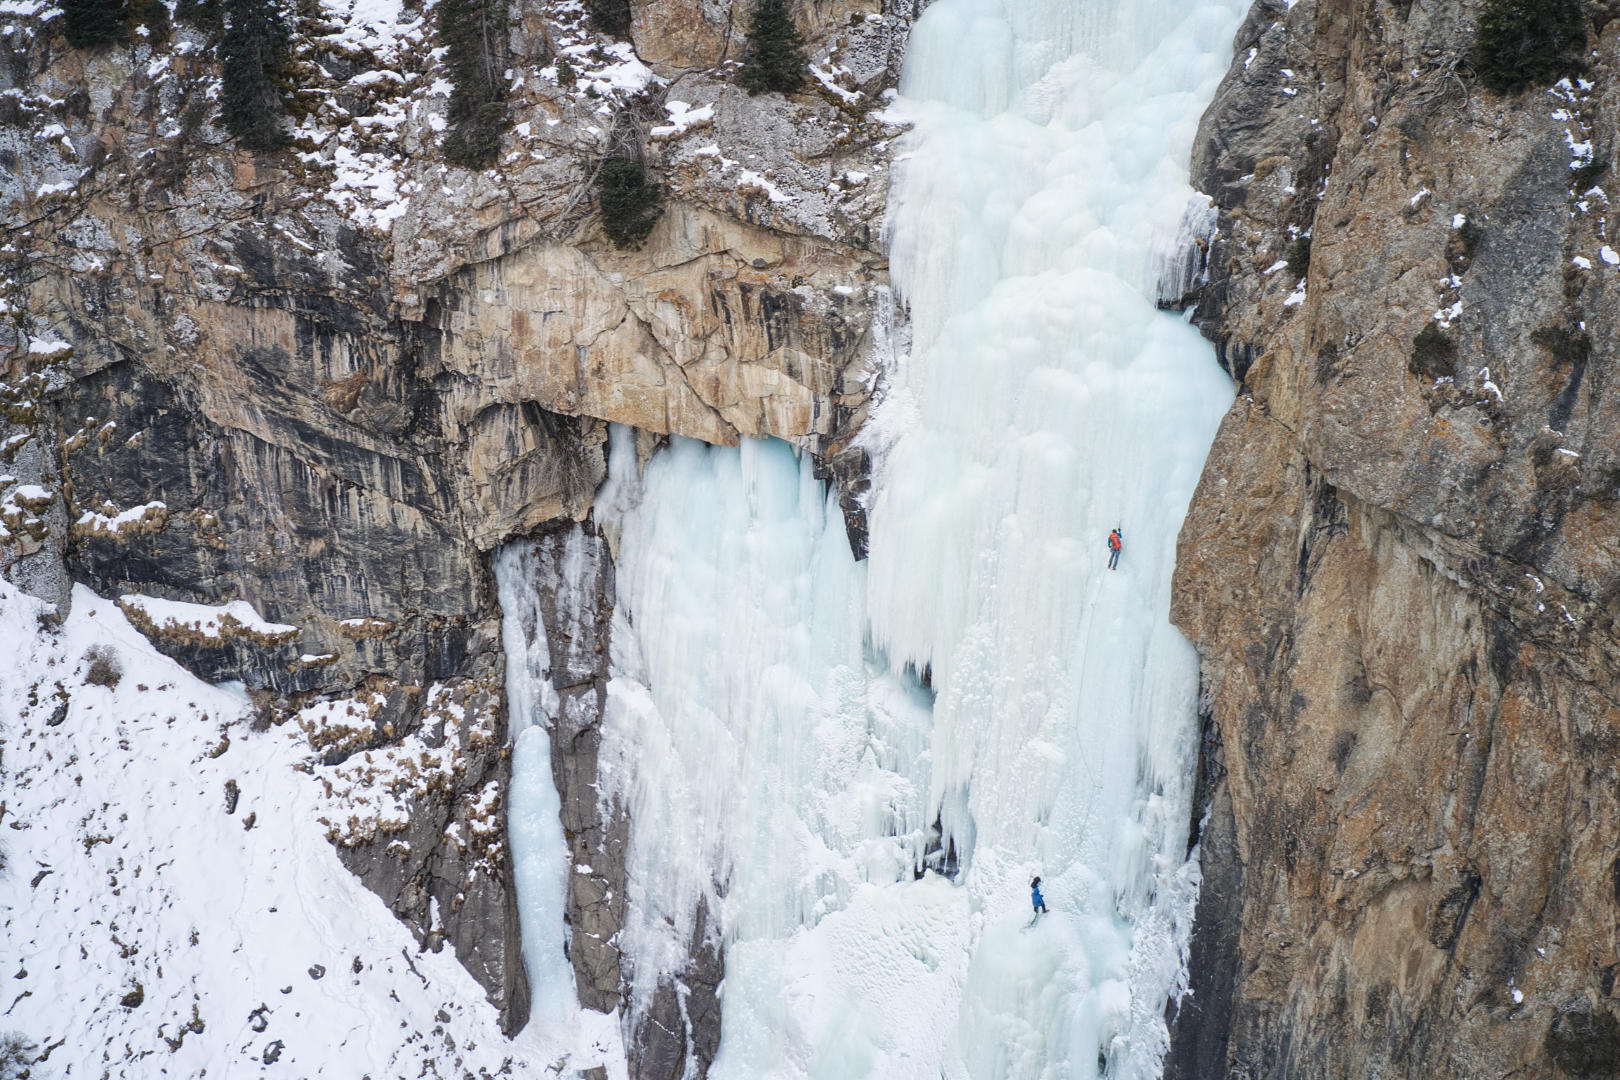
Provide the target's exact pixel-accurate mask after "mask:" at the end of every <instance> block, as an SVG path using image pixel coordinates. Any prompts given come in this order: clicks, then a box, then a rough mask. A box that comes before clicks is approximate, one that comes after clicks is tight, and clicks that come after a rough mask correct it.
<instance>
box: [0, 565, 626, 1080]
mask: <svg viewBox="0 0 1620 1080" xmlns="http://www.w3.org/2000/svg"><path fill="white" fill-rule="evenodd" d="M44 610H45V609H44V605H42V604H41V603H39V602H38V601H36V600H34V599H32V598H31V597H28V596H25V595H23V594H22V593H20V592H18V591H17V590H16V589H15V588H14V587H13V586H11V585H10V584H8V583H6V582H3V581H0V635H3V637H4V640H6V641H7V642H8V643H10V647H11V648H12V650H13V653H12V655H13V660H12V662H11V663H8V664H7V665H6V667H5V669H4V671H3V673H0V798H3V800H4V813H3V817H0V820H3V823H4V828H3V829H0V844H3V845H4V849H5V856H6V858H5V866H4V868H3V869H0V970H3V971H4V972H5V973H6V974H7V975H8V976H13V977H14V978H10V979H8V980H7V984H6V985H7V986H8V987H9V988H10V990H9V992H8V993H7V995H6V998H5V1001H4V1003H3V1006H0V1011H3V1012H4V1018H3V1019H0V1030H3V1031H13V1030H15V1031H18V1032H21V1033H22V1034H24V1035H25V1036H27V1037H28V1038H30V1039H32V1040H33V1041H34V1042H35V1043H36V1044H37V1045H38V1046H39V1047H40V1049H41V1050H47V1049H48V1050H49V1056H48V1057H47V1058H46V1060H45V1061H44V1062H43V1063H42V1064H40V1065H38V1066H36V1067H35V1069H34V1075H35V1076H37V1077H64V1078H69V1077H87V1078H88V1077H103V1076H110V1077H129V1078H141V1080H145V1078H149V1077H158V1076H177V1077H178V1076H184V1077H193V1076H201V1075H204V1074H205V1073H206V1074H207V1075H209V1076H260V1075H265V1076H282V1077H291V1078H300V1080H301V1078H309V1077H338V1078H343V1080H356V1078H359V1077H365V1076H369V1077H373V1078H375V1080H383V1078H392V1077H403V1076H411V1077H434V1076H437V1077H463V1076H477V1075H525V1076H568V1075H573V1074H574V1072H575V1071H576V1070H578V1069H583V1068H587V1067H589V1066H592V1065H596V1064H607V1065H608V1067H609V1069H610V1073H611V1075H613V1076H616V1077H622V1076H623V1075H624V1070H623V1064H622V1050H621V1049H620V1048H619V1046H618V1033H617V1031H616V1029H615V1026H614V1024H613V1021H612V1018H610V1017H601V1016H583V1017H579V1018H577V1019H571V1020H570V1021H569V1023H568V1024H564V1025H557V1024H547V1023H537V1024H534V1025H531V1027H530V1029H529V1030H527V1031H525V1032H524V1033H523V1034H522V1035H521V1036H520V1037H519V1038H518V1039H517V1040H515V1041H513V1042H508V1041H507V1040H506V1039H505V1038H503V1037H502V1035H501V1033H500V1030H499V1024H498V1017H497V1015H496V1012H495V1010H494V1008H493V1007H492V1006H490V1005H489V1004H488V1003H487V1002H486V1001H485V999H484V994H483V990H482V988H481V987H479V986H478V985H477V984H476V983H475V982H474V981H473V979H472V977H471V976H470V975H469V974H468V973H467V972H466V970H465V969H463V968H462V967H461V965H460V964H459V963H457V962H456V959H455V956H454V953H453V952H452V951H451V950H448V949H446V950H445V951H443V952H441V953H432V952H419V951H418V947H417V944H416V942H415V940H414V939H413V938H412V936H411V934H410V932H409V931H408V930H407V929H406V928H405V927H404V925H403V924H401V923H400V922H399V921H398V920H396V919H395V918H394V916H393V915H392V914H391V913H390V912H389V911H388V910H387V908H386V906H385V905H384V904H383V902H382V900H380V899H379V898H378V897H377V896H375V895H374V894H372V893H371V892H369V891H368V890H366V889H365V888H364V887H363V886H362V885H361V884H360V882H359V880H358V879H357V878H355V877H354V876H353V875H352V874H350V873H349V872H348V871H347V870H346V869H345V868H344V867H343V866H342V864H341V863H340V862H339V861H338V857H337V853H336V851H335V849H334V848H333V847H332V845H331V844H330V843H329V842H328V840H327V839H326V831H327V829H326V826H324V825H323V824H321V822H320V821H319V820H318V817H319V815H320V813H321V811H322V809H323V807H325V805H326V804H325V801H324V799H323V796H322V794H321V787H320V785H319V784H318V783H317V782H316V781H315V780H314V779H312V778H311V776H310V775H307V772H308V771H309V770H310V769H311V765H310V762H311V759H312V756H313V755H312V752H311V748H310V745H309V743H308V742H306V741H305V734H304V731H303V729H302V728H301V726H300V725H299V724H292V723H288V724H282V725H280V726H278V727H273V728H271V729H270V730H268V731H263V732H253V731H251V730H250V728H249V721H250V719H251V712H252V710H251V706H250V704H249V702H248V700H247V698H246V696H245V695H244V694H243V693H242V692H241V691H240V689H239V688H233V687H229V686H225V687H215V686H209V685H207V684H205V683H202V682H200V681H199V680H197V679H195V678H194V677H192V676H191V675H189V674H187V673H186V672H185V671H184V670H183V669H182V668H180V667H179V665H177V664H175V663H174V662H172V661H170V660H169V659H167V658H165V657H163V656H161V655H159V654H157V653H156V652H155V651H154V650H153V649H152V647H151V646H150V645H149V644H148V643H147V642H146V640H145V639H144V638H143V637H142V636H141V635H140V633H139V632H138V631H136V630H135V629H134V627H132V626H131V625H130V624H129V623H128V621H127V620H126V619H125V618H124V616H123V614H122V613H121V612H120V611H119V609H118V608H117V606H116V605H115V604H113V603H112V602H110V601H107V600H103V599H100V598H98V597H96V596H95V595H94V594H93V593H91V592H90V591H89V590H87V589H85V588H84V587H82V586H81V587H79V588H78V589H76V590H75V593H74V601H73V611H72V614H71V615H70V616H69V617H68V618H67V619H66V620H65V622H64V623H63V625H62V626H61V628H60V629H59V630H57V631H54V632H53V631H49V630H45V629H42V627H41V625H40V622H39V617H40V615H41V614H42V613H43V612H44ZM96 657H100V658H102V659H103V661H104V663H105V664H106V665H110V666H111V667H113V668H116V669H118V670H119V672H120V675H119V676H118V678H117V679H116V685H115V686H112V687H108V686H103V685H95V684H91V683H88V682H87V681H86V680H87V677H88V676H90V675H91V673H92V671H91V669H92V661H93V660H94V659H95V658H96ZM104 675H105V667H104V668H103V670H102V672H101V673H100V674H98V678H101V679H102V681H109V680H107V679H106V678H104ZM315 771H316V772H319V770H318V769H317V770H315ZM228 783H231V784H234V785H235V790H236V792H237V797H236V805H235V810H234V813H227V809H226V800H227V784H228Z"/></svg>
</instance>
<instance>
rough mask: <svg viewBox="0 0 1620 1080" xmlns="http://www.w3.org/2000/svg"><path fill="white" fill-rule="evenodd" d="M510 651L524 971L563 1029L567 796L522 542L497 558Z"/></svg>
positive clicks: (538, 1015) (534, 574) (569, 1007)
mask: <svg viewBox="0 0 1620 1080" xmlns="http://www.w3.org/2000/svg"><path fill="white" fill-rule="evenodd" d="M494 569H495V582H496V591H497V596H498V598H499V600H500V604H501V645H502V647H503V648H504V649H505V651H506V712H507V723H508V725H509V726H510V727H511V730H512V740H513V747H512V781H511V783H510V785H508V788H507V794H506V798H507V843H508V844H509V846H510V848H511V854H512V875H513V877H514V878H515V879H516V884H517V891H518V895H519V896H520V897H522V903H521V904H519V906H518V922H519V926H520V928H521V930H522V933H523V967H524V970H525V971H526V972H527V973H528V976H529V999H530V1014H531V1016H533V1017H534V1018H535V1019H537V1020H539V1021H540V1022H542V1023H548V1024H554V1025H556V1024H563V1023H565V1022H567V1021H568V1020H569V1019H570V1018H572V1017H573V1016H574V1015H575V1014H576V1013H578V1011H579V999H578V995H577V993H576V991H575V988H574V969H573V966H572V965H571V964H570V963H569V961H568V957H567V954H566V952H565V950H564V946H563V943H564V941H566V940H567V933H568V930H567V926H566V925H565V923H564V921H563V910H564V907H565V901H566V897H567V893H568V845H567V843H566V841H565V840H564V839H563V829H562V817H561V814H562V799H561V797H560V796H558V794H557V785H556V782H555V781H554V780H553V779H552V775H551V736H550V734H549V731H550V727H551V724H552V722H553V719H554V718H555V717H556V715H557V692H556V690H555V689H553V687H552V685H551V679H550V672H551V657H550V653H549V651H548V647H547V642H546V626H545V622H544V620H543V619H542V618H541V617H540V593H539V589H538V588H537V580H536V579H537V578H538V577H539V574H538V571H537V567H536V560H535V556H534V548H533V547H532V545H529V544H527V543H523V542H521V541H520V542H517V543H513V544H508V545H506V546H505V547H503V548H501V549H500V550H499V551H497V552H496V553H495V559H494Z"/></svg>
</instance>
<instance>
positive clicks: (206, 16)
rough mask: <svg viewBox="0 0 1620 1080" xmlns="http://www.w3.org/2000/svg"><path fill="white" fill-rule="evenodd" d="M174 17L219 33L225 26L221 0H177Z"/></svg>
mask: <svg viewBox="0 0 1620 1080" xmlns="http://www.w3.org/2000/svg"><path fill="white" fill-rule="evenodd" d="M174 17H175V18H177V19H179V20H180V21H181V22H186V23H190V24H191V25H192V26H195V27H196V28H197V29H199V30H206V31H208V32H210V33H217V32H218V31H220V30H222V29H224V26H225V13H224V11H223V10H221V6H220V0H176V2H175V5H174Z"/></svg>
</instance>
